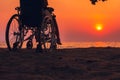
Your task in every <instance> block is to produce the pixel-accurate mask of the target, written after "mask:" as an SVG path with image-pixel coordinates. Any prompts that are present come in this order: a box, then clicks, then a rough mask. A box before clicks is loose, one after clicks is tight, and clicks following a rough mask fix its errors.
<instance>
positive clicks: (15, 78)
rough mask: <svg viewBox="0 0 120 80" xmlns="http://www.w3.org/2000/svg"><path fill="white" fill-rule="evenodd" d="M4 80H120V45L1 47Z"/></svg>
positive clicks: (0, 69)
mask: <svg viewBox="0 0 120 80" xmlns="http://www.w3.org/2000/svg"><path fill="white" fill-rule="evenodd" d="M0 80H120V48H110V47H106V48H78V49H59V50H57V51H55V52H49V53H42V54H41V53H35V50H25V49H23V50H20V51H17V52H9V51H8V50H7V49H0Z"/></svg>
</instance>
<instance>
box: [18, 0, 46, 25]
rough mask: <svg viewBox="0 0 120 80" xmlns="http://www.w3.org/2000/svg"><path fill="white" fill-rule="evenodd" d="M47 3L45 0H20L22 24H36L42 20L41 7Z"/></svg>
mask: <svg viewBox="0 0 120 80" xmlns="http://www.w3.org/2000/svg"><path fill="white" fill-rule="evenodd" d="M47 5H48V3H47V0H20V8H21V15H20V19H21V21H22V24H24V25H28V26H38V25H40V23H41V21H42V8H44V7H46V6H47Z"/></svg>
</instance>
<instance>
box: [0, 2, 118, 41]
mask: <svg viewBox="0 0 120 80" xmlns="http://www.w3.org/2000/svg"><path fill="white" fill-rule="evenodd" d="M48 1H49V6H50V7H53V8H54V9H55V11H54V13H55V15H56V19H57V22H58V26H59V30H60V37H61V41H62V42H64V41H65V42H69V41H73V42H74V41H75V42H76V41H120V36H119V35H118V34H120V21H119V19H120V15H119V14H120V9H119V8H120V0H107V1H105V2H102V1H99V2H97V3H96V5H92V4H91V2H90V0H75V1H73V0H48ZM17 6H19V0H8V1H6V0H1V3H0V28H1V29H0V36H1V40H2V41H5V40H4V39H5V38H4V37H5V29H6V24H7V22H8V20H9V18H10V17H11V16H12V15H13V14H15V13H16V11H15V7H17ZM98 35H100V37H101V38H98Z"/></svg>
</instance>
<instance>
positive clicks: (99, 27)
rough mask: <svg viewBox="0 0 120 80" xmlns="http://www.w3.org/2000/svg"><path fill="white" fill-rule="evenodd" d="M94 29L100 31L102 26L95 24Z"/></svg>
mask: <svg viewBox="0 0 120 80" xmlns="http://www.w3.org/2000/svg"><path fill="white" fill-rule="evenodd" d="M95 28H96V30H97V31H101V30H102V29H103V26H102V24H96V26H95Z"/></svg>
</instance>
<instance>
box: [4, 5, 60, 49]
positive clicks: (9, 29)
mask: <svg viewBox="0 0 120 80" xmlns="http://www.w3.org/2000/svg"><path fill="white" fill-rule="evenodd" d="M15 10H16V11H17V14H14V15H13V16H11V18H10V19H9V21H8V23H7V26H6V35H5V36H6V44H7V47H8V49H9V51H14V50H18V49H21V48H22V46H23V43H24V42H25V41H26V48H27V49H32V48H33V39H34V38H35V39H36V38H40V42H41V47H42V49H43V50H45V51H49V50H56V49H57V45H59V44H61V43H60V38H59V36H58V35H59V30H58V25H57V21H56V15H55V14H54V13H53V12H54V9H53V8H52V7H47V8H46V9H44V10H43V11H42V15H44V16H43V20H42V23H41V27H37V26H36V27H32V26H30V25H29V26H27V25H25V24H23V23H22V21H21V19H20V15H21V8H20V7H16V8H15ZM38 32H39V33H38ZM28 34H29V35H28ZM36 34H39V35H37V36H36Z"/></svg>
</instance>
